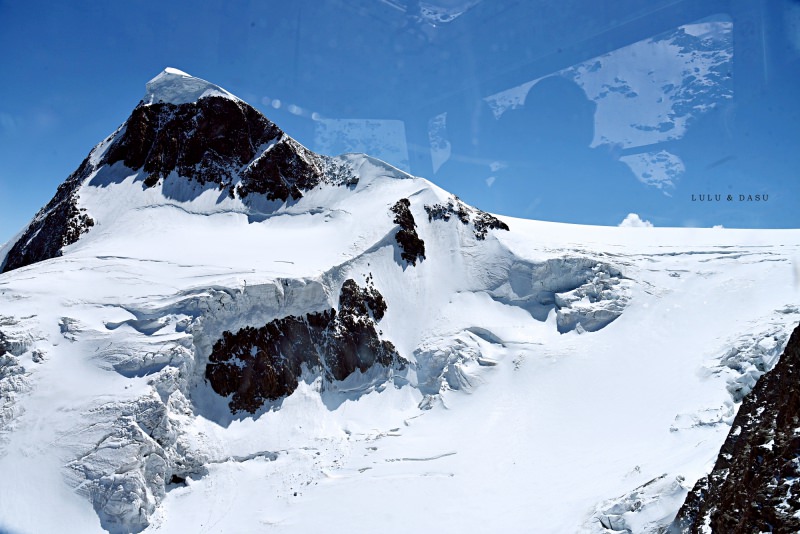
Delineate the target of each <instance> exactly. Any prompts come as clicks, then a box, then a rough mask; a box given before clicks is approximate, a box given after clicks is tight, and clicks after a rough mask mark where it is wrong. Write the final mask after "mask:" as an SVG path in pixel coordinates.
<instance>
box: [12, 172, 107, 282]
mask: <svg viewBox="0 0 800 534" xmlns="http://www.w3.org/2000/svg"><path fill="white" fill-rule="evenodd" d="M93 170H94V167H93V166H92V165H91V163H90V162H89V158H86V159H85V160H83V163H81V164H80V166H79V167H78V169H77V170H76V171H75V172H73V173H72V174H71V175H70V176H69V178H67V179H66V180H65V181H64V183H62V184H61V185H60V186H59V187H58V190H57V191H56V194H55V196H54V197H53V199H52V200H50V202H48V203H47V205H46V206H45V207H44V208H42V209H41V210H39V213H37V214H36V215H35V216H34V218H33V220H32V221H31V222H30V224H29V225H28V227H27V228H26V229H25V232H23V234H22V236H21V237H20V238H19V239H18V240H17V241H16V243H14V245H13V246H12V247H11V249H10V250H9V251H8V254H7V255H6V259H5V261H4V262H3V265H2V266H0V272H4V273H5V272H8V271H11V270H13V269H18V268H20V267H25V266H26V265H30V264H32V263H36V262H38V261H42V260H47V259H50V258H55V257H58V256H61V249H62V248H63V247H65V246H67V245H71V244H73V243H75V242H76V241H77V240H78V239H79V238H80V236H81V235H82V234H84V233H86V232H88V231H89V228H91V227H92V226H94V220H93V219H92V218H91V217H90V216H89V215H88V214H87V213H86V212H85V210H83V209H81V208H78V194H77V189H78V187H80V185H81V183H82V182H83V180H85V179H86V178H87V177H88V176H89V175H90V174H91V172H92V171H93Z"/></svg>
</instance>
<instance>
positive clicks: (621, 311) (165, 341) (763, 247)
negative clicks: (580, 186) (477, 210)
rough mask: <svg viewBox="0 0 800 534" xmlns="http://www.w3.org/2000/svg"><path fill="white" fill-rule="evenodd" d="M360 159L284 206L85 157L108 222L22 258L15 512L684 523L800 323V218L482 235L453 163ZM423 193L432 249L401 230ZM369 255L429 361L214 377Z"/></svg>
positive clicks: (407, 351) (364, 272)
mask: <svg viewBox="0 0 800 534" xmlns="http://www.w3.org/2000/svg"><path fill="white" fill-rule="evenodd" d="M105 146H107V143H105V144H101V145H99V146H98V149H96V153H95V154H93V156H92V157H93V158H95V160H96V159H97V158H98V157H99V154H98V153H97V152H98V151H102V150H103V149H104V147H105ZM339 162H340V163H341V164H342V165H346V166H348V167H349V168H350V169H351V170H352V171H353V173H354V174H355V175H356V176H358V178H359V180H358V183H357V184H351V185H348V186H335V185H330V184H321V185H318V186H317V187H315V188H313V189H312V190H310V191H307V192H305V193H304V196H303V197H302V198H300V199H299V200H297V201H294V202H288V203H286V204H283V205H281V206H280V207H278V208H277V209H276V210H273V211H265V212H264V213H261V214H258V213H256V212H255V211H254V210H253V209H251V208H248V207H245V205H244V204H243V203H242V202H241V201H240V200H238V199H234V198H229V197H220V195H219V192H218V191H217V190H215V188H213V187H212V188H206V189H204V190H203V191H202V192H200V193H199V194H198V191H194V192H193V194H191V195H180V194H178V193H179V192H176V191H175V190H174V188H175V187H177V185H176V184H177V183H179V182H178V181H176V180H172V181H171V179H167V180H165V181H164V182H163V183H159V184H158V185H156V186H155V187H150V188H143V187H142V185H141V180H138V181H137V180H136V176H135V173H133V174H130V176H128V175H126V174H125V173H127V172H128V171H127V170H126V169H125V168H124V167H121V166H119V165H117V166H116V167H113V168H112V169H111V170H108V169H106V171H104V172H112V171H113V172H118V173H120V174H121V175H120V176H118V177H115V179H114V180H104V181H100V183H102V184H104V185H99V186H95V185H91V182H92V177H89V178H88V179H87V180H86V182H85V183H84V185H83V186H82V187H81V190H80V204H81V207H85V208H87V209H88V211H89V213H90V214H91V216H92V217H93V218H94V220H95V226H94V227H93V228H92V229H91V230H90V231H89V232H88V233H87V234H85V235H84V236H82V237H81V239H80V240H79V241H78V242H76V243H75V244H73V245H70V246H69V247H67V248H66V249H65V251H64V255H63V256H62V257H58V258H54V259H51V260H47V261H44V262H40V263H36V264H33V265H30V266H27V267H22V268H19V269H16V270H13V271H10V272H7V273H5V274H2V275H0V333H2V335H1V336H0V399H2V412H0V473H1V474H2V476H0V530H7V531H9V532H13V533H17V532H19V533H32V532H55V531H58V532H65V531H70V532H86V533H90V532H101V531H102V530H103V528H105V529H108V530H110V531H112V532H125V531H131V530H133V531H136V530H141V529H145V532H181V533H182V532H264V531H270V532H273V531H274V532H313V531H314V529H321V528H324V529H330V527H331V525H337V528H338V526H341V530H347V531H348V532H373V531H375V530H376V529H379V530H381V531H384V532H407V531H409V530H425V531H431V530H433V531H437V530H438V531H440V532H456V531H466V532H470V531H476V530H477V531H509V532H604V529H605V528H613V529H615V530H623V529H625V528H627V529H629V530H630V531H632V532H654V531H655V528H656V527H657V526H659V525H664V524H667V523H668V522H669V521H671V519H672V518H673V517H674V515H675V513H676V512H677V511H678V509H679V507H680V505H681V503H682V501H683V498H684V496H685V494H686V492H687V491H688V489H689V488H691V487H692V485H693V484H694V482H695V481H696V480H697V479H698V478H699V477H701V476H702V475H704V474H706V473H707V472H708V471H709V470H710V469H711V467H712V466H713V463H714V460H715V458H716V455H717V453H718V450H719V447H720V445H721V444H722V443H723V441H724V439H725V436H726V434H727V432H728V430H729V428H730V427H729V425H730V423H731V421H732V419H733V417H734V415H735V412H736V409H737V402H739V401H740V400H741V397H742V395H743V394H744V393H746V392H747V391H748V390H749V388H751V387H752V385H753V384H754V383H755V379H756V378H757V377H758V376H760V374H761V373H763V372H764V371H765V370H766V369H769V368H770V367H771V366H772V365H774V363H775V359H776V358H777V356H778V355H779V354H780V352H781V349H782V347H783V344H784V343H785V342H786V339H787V335H788V333H789V332H790V331H791V328H792V327H793V326H794V325H795V324H796V323H797V322H798V320H800V308H798V307H796V306H793V305H792V304H793V303H794V302H796V301H797V286H796V283H797V282H796V279H795V274H794V273H795V262H796V261H797V259H798V257H800V250H799V249H800V246H799V245H798V243H800V231H796V230H774V231H773V230H759V231H748V230H727V229H726V230H698V229H661V228H603V227H585V226H572V225H563V224H554V223H544V222H535V221H525V220H519V219H511V218H503V221H505V222H506V223H507V224H508V226H509V227H510V230H509V231H502V230H492V231H490V232H489V233H488V234H487V236H486V238H485V239H484V240H479V239H476V236H475V233H474V232H473V228H472V227H471V226H469V225H464V224H461V222H459V220H458V218H457V216H456V215H453V216H452V217H451V218H450V219H449V220H442V219H436V218H434V217H431V218H430V219H429V216H428V212H427V211H426V209H425V206H432V205H434V204H446V203H447V202H448V201H449V200H450V201H452V197H451V196H450V195H448V194H447V193H446V192H445V191H442V190H441V189H439V188H437V187H436V186H434V185H432V184H431V183H430V182H427V181H426V180H424V179H421V178H414V177H411V176H408V175H406V174H404V173H402V172H401V171H398V170H397V169H394V168H392V167H390V166H388V165H386V164H383V163H381V162H379V161H377V160H374V159H371V158H368V157H366V156H359V155H349V156H343V157H342V158H340V159H339ZM123 175H124V176H123ZM95 183H98V182H97V181H96V182H95ZM164 187H172V188H173V189H172V190H171V191H170V194H169V195H168V197H167V196H165V195H164V194H162V189H163V188H164ZM186 187H190V185H186ZM168 198H169V199H168ZM181 198H192V199H193V200H191V201H181V200H179V199H181ZM402 198H407V199H409V204H410V211H411V213H412V215H413V218H414V220H415V221H416V225H417V227H416V232H417V234H418V235H419V237H420V238H421V239H422V240H423V241H424V242H425V258H424V259H423V260H421V261H419V262H418V263H417V264H416V265H410V264H408V263H407V262H405V261H402V260H401V257H400V251H399V250H398V245H397V243H396V242H395V239H394V234H395V232H396V230H397V225H396V224H395V223H394V222H393V218H394V213H392V212H391V210H390V208H391V207H392V206H393V205H395V204H396V203H397V202H398V200H400V199H402ZM4 254H5V252H4V251H0V256H3V255H4ZM369 275H371V280H372V283H373V284H374V287H375V288H376V289H377V290H378V291H379V292H380V293H381V294H382V295H383V297H384V298H385V301H386V303H387V305H388V309H387V311H386V314H385V316H384V318H383V319H382V320H381V322H380V323H378V327H379V328H380V329H381V332H380V334H381V338H382V339H386V340H389V341H391V342H392V343H393V344H394V345H395V346H396V348H397V351H398V352H399V353H400V355H401V356H402V357H404V358H405V359H407V360H409V362H411V364H410V366H409V367H408V368H407V369H406V370H405V371H388V370H380V369H377V368H374V369H371V370H369V371H368V372H367V373H365V374H363V375H362V374H361V373H359V372H357V373H356V374H354V375H351V376H350V377H348V379H347V380H345V381H343V382H337V383H329V382H325V381H324V380H323V379H322V378H321V377H319V376H317V375H315V374H314V373H313V372H311V371H308V372H307V373H306V375H305V380H304V381H301V382H300V385H299V387H298V388H297V390H295V391H294V393H292V394H291V395H290V396H289V397H288V398H286V399H284V400H283V401H282V402H281V401H276V402H275V403H274V404H272V405H271V406H266V407H264V408H263V409H262V410H260V411H259V412H257V413H256V414H255V415H252V416H251V415H249V414H236V415H231V414H230V412H229V411H228V406H227V402H226V399H223V398H221V397H219V396H218V395H216V394H215V393H214V392H213V391H212V390H211V388H210V386H209V385H208V384H207V383H206V382H205V381H204V378H203V373H204V369H205V365H206V363H207V362H208V356H209V353H210V352H211V348H212V345H213V344H214V343H215V342H216V340H218V339H219V338H220V337H221V334H222V332H223V331H236V330H238V329H240V328H242V327H244V326H263V325H264V324H266V323H268V322H269V321H271V320H273V319H276V318H281V317H285V316H288V315H302V314H305V313H309V312H313V311H321V310H325V309H329V308H330V307H336V304H337V303H336V297H337V295H338V294H339V288H340V287H341V285H342V283H343V282H344V280H346V279H349V278H352V279H354V280H356V282H357V283H359V284H362V285H363V283H364V282H365V280H366V279H367V277H368V276H369ZM561 332H564V333H561ZM101 525H102V526H101Z"/></svg>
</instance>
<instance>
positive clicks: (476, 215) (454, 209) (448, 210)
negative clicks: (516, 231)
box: [425, 196, 509, 241]
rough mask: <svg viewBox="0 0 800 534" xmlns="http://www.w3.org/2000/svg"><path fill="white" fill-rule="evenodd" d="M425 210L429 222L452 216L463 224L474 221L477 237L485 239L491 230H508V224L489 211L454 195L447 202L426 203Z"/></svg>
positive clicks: (446, 219) (447, 219)
mask: <svg viewBox="0 0 800 534" xmlns="http://www.w3.org/2000/svg"><path fill="white" fill-rule="evenodd" d="M425 211H426V212H427V213H428V222H433V221H449V220H450V217H452V216H456V217H457V218H458V220H459V221H461V222H462V223H463V224H470V223H472V228H473V231H474V233H475V238H476V239H478V240H480V241H483V240H484V239H486V234H487V233H488V232H489V230H508V229H509V228H508V225H507V224H506V223H504V222H503V221H501V220H500V219H498V218H497V217H495V216H494V215H491V214H489V213H486V212H485V211H481V210H479V209H475V208H471V207H469V206H467V205H466V204H464V203H463V202H461V200H460V199H459V198H458V197H456V196H454V197H453V198H451V199H450V200H448V201H447V204H433V205H426V206H425Z"/></svg>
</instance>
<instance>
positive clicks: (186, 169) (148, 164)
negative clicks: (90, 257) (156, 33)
mask: <svg viewBox="0 0 800 534" xmlns="http://www.w3.org/2000/svg"><path fill="white" fill-rule="evenodd" d="M119 162H121V163H122V164H123V165H125V166H126V167H128V168H129V169H131V170H133V171H140V178H141V180H142V184H143V185H144V186H145V187H154V186H156V185H157V184H158V183H159V182H160V181H162V180H164V179H165V178H166V177H167V176H169V175H170V174H171V173H175V174H177V175H178V176H180V177H183V178H185V179H188V180H193V181H195V182H197V183H199V184H200V185H205V184H216V185H217V186H218V187H219V189H220V190H221V191H227V194H228V195H229V196H230V197H235V196H236V195H238V196H239V197H241V198H242V199H246V198H247V197H249V196H252V195H262V196H264V197H266V199H267V200H271V201H287V200H288V199H289V198H291V199H293V200H298V199H299V198H301V197H302V196H303V192H305V191H308V190H310V189H312V188H313V187H315V186H317V185H318V184H319V183H320V182H325V183H330V184H333V185H347V186H353V185H355V184H356V183H358V178H357V177H356V176H355V174H354V173H353V171H352V169H351V168H349V167H348V166H347V165H346V164H344V163H342V162H340V161H335V160H333V159H332V158H328V157H324V156H318V155H316V154H314V153H313V152H311V151H310V150H308V149H306V148H305V147H303V146H302V145H300V144H299V143H297V142H296V141H294V140H293V139H292V138H290V137H288V136H287V135H285V134H284V133H283V131H281V129H280V128H278V127H277V126H276V125H275V124H273V123H272V122H270V121H269V120H268V119H267V118H266V117H264V116H263V115H262V114H261V113H259V112H258V111H257V110H256V109H254V108H252V107H251V106H249V105H248V104H246V103H244V102H242V101H241V100H238V99H231V98H226V97H224V96H207V97H204V98H201V99H199V100H197V101H196V102H189V103H183V104H171V103H165V102H158V103H152V104H148V103H145V102H140V103H139V105H138V106H137V107H136V108H135V109H134V110H133V112H132V113H131V116H130V117H129V118H128V120H127V121H126V122H125V124H124V125H123V127H122V128H120V130H119V131H118V132H117V134H116V135H115V137H114V139H113V140H112V141H111V142H110V145H109V146H108V148H107V149H106V151H105V153H103V155H102V157H101V158H99V161H96V162H94V163H93V162H92V158H86V159H85V160H84V161H83V163H81V165H80V167H78V169H77V170H76V171H75V172H74V173H73V174H72V175H71V176H70V177H69V178H68V179H67V180H66V181H65V182H64V183H63V184H61V186H60V187H59V188H58V191H57V192H56V195H55V197H53V199H52V200H51V201H50V202H49V203H48V204H47V206H45V207H44V208H43V209H42V210H40V211H39V213H38V214H37V215H36V217H34V219H33V221H32V222H31V224H30V225H29V226H28V228H27V230H26V231H25V233H24V234H23V235H22V237H21V238H20V239H19V240H18V241H17V242H16V243H15V244H14V246H13V247H12V248H11V249H10V250H9V253H8V255H7V257H6V259H5V261H4V264H3V265H2V266H0V270H1V271H2V272H6V271H10V270H12V269H17V268H19V267H24V266H25V265H30V264H32V263H36V262H39V261H43V260H46V259H50V258H55V257H58V256H60V255H61V250H62V248H63V247H65V246H67V245H71V244H73V243H75V242H76V241H78V239H79V238H80V237H81V235H83V234H84V233H86V232H88V231H89V229H90V228H91V227H92V226H94V224H95V221H94V220H93V219H92V218H91V216H90V214H88V213H86V212H85V210H84V209H81V208H79V207H78V200H79V194H78V193H79V190H80V188H81V186H82V185H83V184H84V182H86V180H87V179H88V178H89V177H90V176H91V175H92V174H93V173H94V172H95V171H96V170H98V169H99V168H100V167H102V166H104V165H105V166H111V165H114V164H115V163H119Z"/></svg>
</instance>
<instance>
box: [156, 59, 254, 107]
mask: <svg viewBox="0 0 800 534" xmlns="http://www.w3.org/2000/svg"><path fill="white" fill-rule="evenodd" d="M146 87H147V93H146V94H145V96H144V101H145V102H147V103H148V104H155V103H158V102H165V103H169V104H176V105H177V104H188V103H190V102H196V101H198V100H200V99H201V98H205V97H207V96H222V97H226V98H230V99H232V100H238V98H236V97H235V96H234V95H232V94H231V93H229V92H228V91H226V90H225V89H223V88H222V87H220V86H218V85H214V84H213V83H211V82H207V81H206V80H203V79H201V78H195V77H194V76H192V75H190V74H187V73H185V72H183V71H182V70H178V69H175V68H172V67H167V68H166V69H164V70H163V71H161V73H160V74H159V75H158V76H156V77H155V78H153V79H152V80H150V81H149V82H147V86H146Z"/></svg>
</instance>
